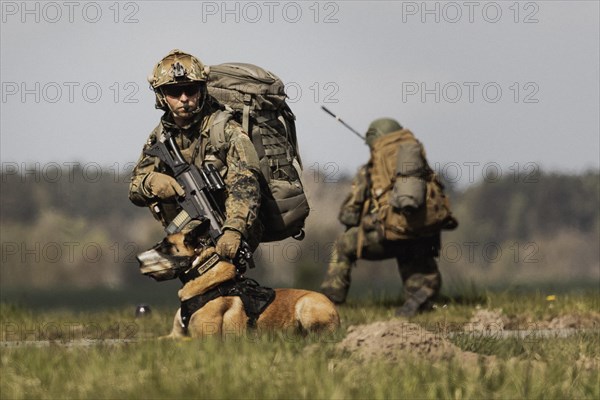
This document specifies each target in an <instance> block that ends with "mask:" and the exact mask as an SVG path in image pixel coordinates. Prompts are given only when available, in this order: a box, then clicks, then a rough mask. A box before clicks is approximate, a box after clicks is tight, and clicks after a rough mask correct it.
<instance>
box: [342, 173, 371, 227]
mask: <svg viewBox="0 0 600 400" xmlns="http://www.w3.org/2000/svg"><path fill="white" fill-rule="evenodd" d="M368 188H369V184H368V180H367V165H363V166H362V167H360V169H359V170H358V172H357V174H356V175H355V176H354V179H353V180H352V187H351V189H350V193H348V195H347V196H346V199H345V200H344V202H343V203H342V207H341V209H340V213H339V215H338V219H339V220H340V222H341V223H342V224H344V225H346V227H348V228H350V227H353V226H358V225H359V224H360V220H361V215H362V213H363V207H364V204H365V201H366V200H367V196H368Z"/></svg>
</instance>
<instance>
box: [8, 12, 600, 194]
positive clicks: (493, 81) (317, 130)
mask: <svg viewBox="0 0 600 400" xmlns="http://www.w3.org/2000/svg"><path fill="white" fill-rule="evenodd" d="M1 4H2V25H1V46H0V48H1V68H0V71H1V81H2V100H1V106H2V110H1V117H0V121H1V159H2V165H3V169H4V168H5V167H6V166H7V165H15V164H14V163H18V164H19V165H20V164H21V163H24V162H34V163H35V162H39V163H40V165H44V163H48V162H53V161H54V162H59V163H68V162H73V161H79V162H82V163H98V164H100V165H106V166H118V168H119V169H126V168H127V165H128V163H131V162H134V161H136V160H137V158H138V156H139V154H140V151H141V147H142V145H143V144H144V142H145V140H146V138H147V136H148V134H149V132H150V131H151V130H152V128H153V127H154V126H155V125H156V123H157V121H158V120H159V118H160V115H161V112H160V111H158V110H155V109H154V99H153V93H152V92H151V91H150V90H149V89H148V85H147V81H146V76H147V75H148V74H149V73H150V72H151V70H152V67H153V65H154V64H155V63H156V62H157V61H158V60H160V59H161V58H162V57H163V56H164V55H166V54H167V53H168V52H169V51H170V50H171V49H173V48H179V49H182V50H184V51H186V52H190V53H192V54H194V55H196V56H197V57H198V58H200V59H201V60H202V61H203V62H205V63H206V64H209V65H210V64H219V63H223V62H229V61H237V62H249V63H254V64H258V65H261V66H263V67H265V68H266V69H269V70H271V71H273V72H274V73H275V74H277V75H279V76H280V77H281V78H282V80H283V81H284V82H285V83H286V84H287V85H288V95H289V96H290V106H291V107H292V109H293V111H294V112H295V114H296V116H297V128H298V135H299V142H300V145H301V152H302V157H303V159H304V163H305V168H313V169H314V168H319V169H320V170H321V171H322V172H325V173H328V174H331V176H333V177H335V176H337V175H338V174H340V173H342V172H350V173H351V172H354V171H355V170H356V168H357V167H358V166H359V165H360V164H362V163H364V162H365V161H366V159H367V157H368V155H367V149H366V147H365V146H364V145H363V144H361V142H360V140H359V139H357V138H356V137H355V136H353V134H352V133H351V132H350V131H347V130H346V129H345V128H344V127H343V126H342V125H341V124H339V123H338V122H336V121H335V120H334V119H333V118H331V117H330V116H328V115H327V114H325V113H324V112H323V111H322V110H321V109H320V106H321V105H326V106H327V107H328V108H330V109H331V110H332V111H334V112H336V113H337V114H339V116H340V117H342V118H343V119H344V120H345V121H346V122H347V123H348V124H350V125H352V126H353V127H354V128H355V129H357V130H359V131H361V132H364V131H366V129H367V126H368V125H369V123H370V121H371V120H373V119H375V118H378V117H384V116H388V117H394V118H396V119H398V120H399V121H400V122H401V123H402V124H403V125H404V126H405V127H407V128H409V129H411V130H412V131H413V132H414V133H415V134H416V135H417V137H418V138H419V139H420V140H421V141H422V142H423V143H424V144H425V147H426V150H427V153H428V157H429V159H430V163H431V164H433V165H434V166H437V168H438V169H444V168H445V169H446V172H448V173H450V174H452V173H454V174H460V175H461V178H460V182H459V183H460V184H467V183H469V181H470V180H471V179H473V180H477V179H480V178H481V177H482V176H486V174H487V175H490V174H492V175H493V174H494V173H495V172H496V171H497V170H498V169H499V170H500V171H501V172H502V173H503V174H513V173H514V172H515V171H516V170H518V171H521V172H525V173H527V172H531V170H532V169H534V168H542V169H545V170H560V171H566V172H580V171H583V170H586V169H589V168H593V169H598V168H599V151H600V150H599V149H600V143H599V136H600V135H599V131H600V128H599V109H600V104H599V86H600V82H599V74H600V72H599V69H600V62H599V48H600V43H599V35H600V33H599V31H600V29H599V2H598V1H565V2H561V1H534V2H515V1H498V2H478V1H473V2H462V1H459V2H434V1H431V2H427V3H424V2H421V1H418V2H410V1H408V2H407V1H404V2H400V1H394V2H392V1H387V2H377V1H368V2H367V1H330V2H315V1H307V2H280V1H257V2H221V1H216V2H212V1H204V2H200V1H198V2H192V1H181V2H177V1H131V2H118V3H117V2H114V1H98V2H78V1H73V2H62V1H58V2H34V1H32V2H21V1H3V2H2V3H1ZM9 163H10V164H9Z"/></svg>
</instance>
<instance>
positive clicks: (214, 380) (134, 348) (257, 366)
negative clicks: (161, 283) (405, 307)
mask: <svg viewBox="0 0 600 400" xmlns="http://www.w3.org/2000/svg"><path fill="white" fill-rule="evenodd" d="M598 300H599V295H598V293H597V292H594V293H588V294H573V295H568V294H563V295H561V296H558V297H557V299H556V300H554V301H552V302H549V301H548V300H547V299H546V295H545V294H539V293H534V294H529V295H525V294H521V295H518V296H514V295H511V294H510V293H500V294H494V293H484V294H483V295H482V296H480V297H477V298H473V299H470V300H469V299H460V300H459V301H454V300H452V299H446V301H445V302H444V304H445V305H446V307H443V304H442V303H440V308H438V309H437V310H436V311H434V312H432V313H428V314H424V315H420V316H418V317H416V318H414V319H413V320H412V322H416V323H419V324H421V325H422V326H424V327H425V328H426V329H429V330H435V329H436V328H438V327H440V326H442V325H443V324H449V323H452V324H454V325H453V326H454V327H459V326H460V324H462V323H466V322H467V321H468V320H469V318H470V316H471V314H472V312H473V311H474V310H475V307H476V306H477V305H480V306H481V307H484V308H490V309H496V308H501V309H503V311H504V312H505V314H506V315H510V316H512V317H513V318H517V319H522V320H524V321H525V320H528V319H536V320H544V321H547V320H549V319H551V318H553V317H555V316H562V315H567V314H569V315H572V314H575V315H579V316H581V317H582V318H594V317H595V316H597V315H598V313H600V310H599V308H598V304H599V303H598ZM395 307H397V304H396V303H395V302H394V301H393V300H389V299H385V298H372V299H370V300H366V301H364V302H359V301H355V302H350V303H349V304H348V305H345V306H343V307H340V314H341V317H342V329H340V331H339V332H337V333H336V334H335V335H333V336H330V337H323V338H319V337H311V336H309V337H306V338H301V337H296V336H290V335H286V334H284V333H270V334H264V335H262V336H260V337H255V336H253V335H247V336H242V337H229V338H227V340H225V341H220V340H214V339H203V340H184V341H176V342H173V341H162V340H155V339H153V338H155V337H157V336H159V335H164V334H166V333H168V332H169V330H170V326H171V323H172V315H173V312H174V311H175V310H174V309H172V308H169V307H162V308H161V307H158V308H155V309H154V310H153V313H152V315H151V316H149V317H147V318H142V319H135V318H134V316H133V309H131V307H122V308H113V309H108V310H99V311H93V312H89V311H88V312H83V311H79V312H74V311H69V310H64V309H63V310H55V311H53V310H47V311H44V312H39V311H35V312H34V311H31V310H27V309H25V308H23V307H20V306H14V305H10V304H2V306H1V307H0V316H1V321H2V340H4V341H6V340H9V341H14V340H29V341H32V340H47V339H53V340H56V341H58V342H62V343H63V344H69V343H86V341H87V342H89V340H90V339H102V338H104V339H116V338H120V339H136V340H135V341H128V342H126V343H119V344H114V343H111V344H94V345H89V346H71V347H69V346H63V345H51V346H46V347H35V346H20V347H2V348H0V350H1V356H0V374H1V379H0V397H1V398H3V399H4V398H6V399H12V398H23V399H30V398H46V399H51V398H61V399H63V398H111V399H115V398H117V399H121V398H123V399H158V398H207V399H238V398H256V399H271V398H286V399H288V398H306V399H338V398H339V399H347V398H356V399H366V398H368V399H371V398H377V399H379V398H380V399H384V398H385V399H396V398H411V399H412V398H477V399H480V398H486V399H487V398H498V399H500V398H501V399H505V398H511V399H513V398H557V399H564V398H577V399H582V398H590V399H597V398H600V387H599V383H598V377H599V376H598V375H599V370H598V363H599V361H600V335H599V331H598V327H597V326H596V327H595V329H592V330H586V331H582V332H579V333H578V334H576V335H574V336H571V337H568V338H560V339H542V338H536V340H523V339H517V338H509V339H494V338H491V339H490V338H484V337H477V336H471V335H463V336H457V337H455V338H454V339H452V341H453V343H454V344H455V345H457V346H459V347H460V348H461V349H463V350H466V351H472V352H476V353H478V354H480V355H481V357H480V359H479V362H478V363H476V364H464V363H461V362H460V360H459V359H456V358H454V359H449V360H445V361H438V362H431V361H429V360H427V359H418V358H415V357H411V356H406V357H403V358H402V359H401V361H400V362H396V363H393V364H392V363H388V362H385V361H383V360H375V361H369V362H363V361H358V360H356V359H354V358H352V357H349V355H348V354H343V353H339V352H337V351H336V350H335V345H336V343H337V342H339V341H340V340H342V339H343V337H344V336H345V330H346V328H347V327H348V326H350V325H353V324H362V323H370V322H374V321H381V320H387V319H390V318H392V317H393V313H394V310H395ZM488 356H492V357H491V358H490V357H488Z"/></svg>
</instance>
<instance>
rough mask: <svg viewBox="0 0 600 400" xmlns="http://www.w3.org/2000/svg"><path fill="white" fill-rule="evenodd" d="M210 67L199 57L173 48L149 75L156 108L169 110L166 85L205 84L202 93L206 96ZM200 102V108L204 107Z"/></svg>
mask: <svg viewBox="0 0 600 400" xmlns="http://www.w3.org/2000/svg"><path fill="white" fill-rule="evenodd" d="M209 70H210V68H209V67H208V65H204V64H203V63H202V62H201V61H200V60H199V59H197V58H196V57H194V56H193V55H191V54H188V53H185V52H183V51H181V50H179V49H173V50H171V51H170V52H169V54H167V55H166V56H165V57H164V58H163V59H162V60H160V61H159V62H158V64H156V65H155V66H154V69H153V70H152V73H151V74H150V75H149V76H148V82H149V83H150V87H151V88H152V90H154V93H155V95H156V108H160V109H163V110H167V109H168V108H167V103H166V101H165V97H164V93H163V92H162V90H161V88H162V87H164V86H166V85H180V84H185V83H194V82H196V83H199V84H200V85H202V86H203V88H202V89H203V90H202V95H203V96H206V89H205V87H204V86H205V85H206V80H207V79H208V72H209ZM202 103H203V102H199V108H202Z"/></svg>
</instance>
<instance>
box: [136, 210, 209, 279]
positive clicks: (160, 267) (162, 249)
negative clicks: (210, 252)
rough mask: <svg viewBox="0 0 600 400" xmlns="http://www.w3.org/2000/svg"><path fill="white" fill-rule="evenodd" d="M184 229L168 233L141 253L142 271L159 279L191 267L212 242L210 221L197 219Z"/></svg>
mask: <svg viewBox="0 0 600 400" xmlns="http://www.w3.org/2000/svg"><path fill="white" fill-rule="evenodd" d="M186 228H187V229H184V230H183V231H182V232H178V233H174V234H171V235H168V236H167V237H165V238H164V239H163V240H162V241H160V242H159V243H157V244H156V245H154V247H152V248H151V249H149V250H146V251H144V252H143V253H140V254H138V256H137V260H138V262H139V263H140V272H141V273H142V274H144V275H147V276H150V277H151V278H153V279H155V280H157V281H165V280H169V279H175V278H177V277H178V276H179V274H180V273H182V272H185V271H186V270H188V269H190V268H191V267H192V266H193V264H194V263H195V261H196V260H197V258H198V256H200V255H201V253H202V252H203V250H205V249H206V248H207V247H208V246H209V245H210V242H209V240H208V236H207V235H208V229H209V221H208V220H204V221H194V222H193V223H191V224H190V225H188V227H186Z"/></svg>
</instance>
